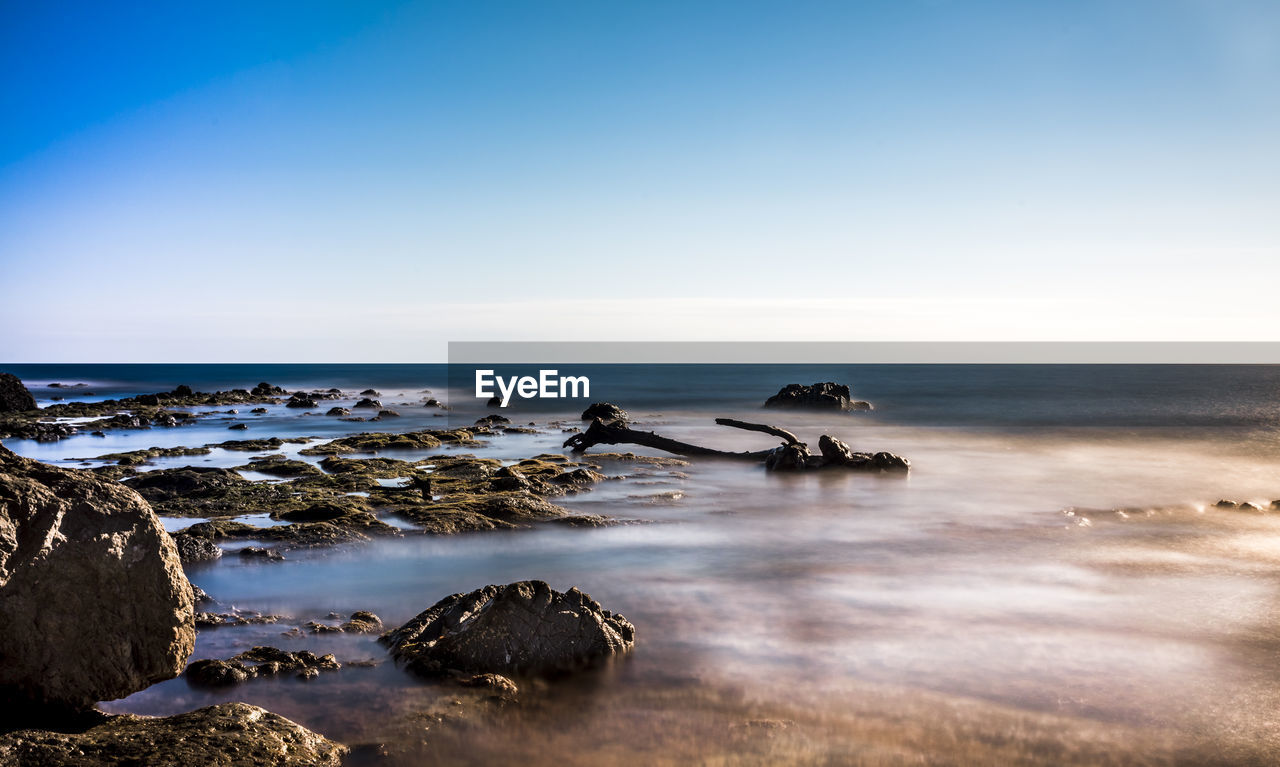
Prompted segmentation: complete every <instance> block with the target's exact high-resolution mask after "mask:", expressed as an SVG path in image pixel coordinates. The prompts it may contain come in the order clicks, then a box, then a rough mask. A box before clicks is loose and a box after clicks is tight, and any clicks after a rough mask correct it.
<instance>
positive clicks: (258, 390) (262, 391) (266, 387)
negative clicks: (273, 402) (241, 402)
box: [249, 381, 285, 397]
mask: <svg viewBox="0 0 1280 767" xmlns="http://www.w3.org/2000/svg"><path fill="white" fill-rule="evenodd" d="M249 393H250V394H252V395H253V396H255V397H273V396H277V395H283V394H284V393H285V390H284V389H281V388H280V387H279V386H272V385H271V384H269V383H267V382H266V381H263V382H262V383H260V384H258V385H257V386H255V387H253V391H251V392H249Z"/></svg>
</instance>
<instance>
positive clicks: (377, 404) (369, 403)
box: [354, 397, 382, 410]
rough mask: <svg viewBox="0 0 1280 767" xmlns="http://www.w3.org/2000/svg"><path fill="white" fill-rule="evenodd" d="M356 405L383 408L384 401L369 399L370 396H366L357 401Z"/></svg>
mask: <svg viewBox="0 0 1280 767" xmlns="http://www.w3.org/2000/svg"><path fill="white" fill-rule="evenodd" d="M354 407H364V408H372V409H374V410H381V409H382V403H381V402H379V401H377V400H376V399H369V398H368V397H365V398H364V399H362V400H360V401H359V402H357V403H356V404H355V405H354Z"/></svg>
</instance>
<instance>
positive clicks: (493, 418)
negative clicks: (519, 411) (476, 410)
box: [476, 415, 511, 426]
mask: <svg viewBox="0 0 1280 767" xmlns="http://www.w3.org/2000/svg"><path fill="white" fill-rule="evenodd" d="M499 423H511V419H510V418H507V417H506V416H504V415H487V416H485V417H484V418H478V419H476V426H493V425H495V424H499Z"/></svg>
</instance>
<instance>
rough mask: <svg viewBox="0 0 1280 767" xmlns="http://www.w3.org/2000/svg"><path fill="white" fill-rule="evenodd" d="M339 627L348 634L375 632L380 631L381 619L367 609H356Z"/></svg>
mask: <svg viewBox="0 0 1280 767" xmlns="http://www.w3.org/2000/svg"><path fill="white" fill-rule="evenodd" d="M341 628H342V630H343V631H344V632H346V633H348V634H377V633H379V632H381V631H382V619H381V618H379V617H378V616H376V615H374V614H373V613H371V612H369V611H368V610H356V611H355V612H353V613H351V618H349V619H348V620H347V622H346V623H343V624H342V626H341Z"/></svg>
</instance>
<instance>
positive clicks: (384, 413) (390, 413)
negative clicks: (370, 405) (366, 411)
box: [378, 410, 400, 418]
mask: <svg viewBox="0 0 1280 767" xmlns="http://www.w3.org/2000/svg"><path fill="white" fill-rule="evenodd" d="M378 417H379V418H399V417H400V414H399V413H397V412H396V411H394V410H379V411H378Z"/></svg>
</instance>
